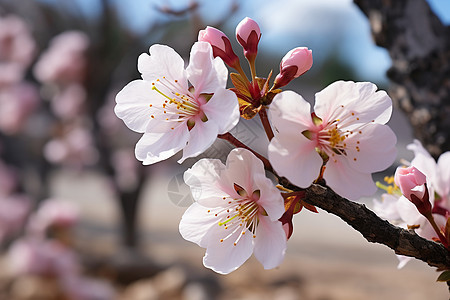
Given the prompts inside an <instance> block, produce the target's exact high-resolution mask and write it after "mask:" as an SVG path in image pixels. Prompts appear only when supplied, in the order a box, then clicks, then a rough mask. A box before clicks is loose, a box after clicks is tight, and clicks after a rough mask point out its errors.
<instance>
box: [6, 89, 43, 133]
mask: <svg viewBox="0 0 450 300" xmlns="http://www.w3.org/2000/svg"><path fill="white" fill-rule="evenodd" d="M39 102H40V98H39V94H38V91H37V88H36V87H35V86H34V85H33V84H31V83H27V82H21V83H18V84H14V85H11V86H8V87H5V88H3V89H0V131H2V132H3V133H5V134H16V133H17V132H19V131H20V130H21V129H22V128H23V126H24V125H25V123H26V121H27V120H28V117H29V116H30V114H31V113H33V112H34V110H35V109H36V107H37V106H38V104H39Z"/></svg>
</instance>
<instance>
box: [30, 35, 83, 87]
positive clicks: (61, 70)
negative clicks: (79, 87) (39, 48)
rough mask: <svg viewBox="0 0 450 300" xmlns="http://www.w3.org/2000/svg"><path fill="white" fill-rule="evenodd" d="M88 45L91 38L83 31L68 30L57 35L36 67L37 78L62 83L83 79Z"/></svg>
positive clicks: (47, 81)
mask: <svg viewBox="0 0 450 300" xmlns="http://www.w3.org/2000/svg"><path fill="white" fill-rule="evenodd" d="M88 47H89V38H88V36H87V35H86V34H85V33H83V32H81V31H66V32H63V33H61V34H59V35H57V36H55V37H54V38H53V39H52V40H51V41H50V46H49V48H48V49H47V50H46V51H45V52H44V53H43V54H42V55H41V57H40V58H39V60H38V62H37V63H36V65H35V67H34V74H35V76H36V78H37V79H38V80H40V81H42V82H46V83H60V84H67V83H72V82H81V81H83V79H84V76H85V72H86V65H87V62H86V51H87V49H88Z"/></svg>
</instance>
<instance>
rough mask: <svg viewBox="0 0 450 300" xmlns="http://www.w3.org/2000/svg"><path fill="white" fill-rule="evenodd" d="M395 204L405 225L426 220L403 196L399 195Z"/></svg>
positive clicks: (417, 223) (416, 223)
mask: <svg viewBox="0 0 450 300" xmlns="http://www.w3.org/2000/svg"><path fill="white" fill-rule="evenodd" d="M396 205H397V210H398V213H399V214H400V217H401V219H402V220H403V221H404V222H405V223H406V224H407V225H419V224H422V223H425V222H427V220H426V218H425V217H424V216H422V215H421V214H420V213H419V211H418V210H417V208H416V206H415V205H414V204H413V203H412V202H411V201H409V200H408V199H406V197H405V196H401V197H400V198H399V199H398V201H397V204H396Z"/></svg>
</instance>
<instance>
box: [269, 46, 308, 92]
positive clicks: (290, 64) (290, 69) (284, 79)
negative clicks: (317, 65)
mask: <svg viewBox="0 0 450 300" xmlns="http://www.w3.org/2000/svg"><path fill="white" fill-rule="evenodd" d="M312 64H313V57H312V51H311V50H309V49H308V48H306V47H297V48H294V49H292V50H291V51H289V52H288V53H286V55H285V56H284V57H283V59H282V60H281V63H280V74H278V75H277V77H276V78H275V86H276V88H278V87H282V86H285V85H286V84H288V83H289V82H291V80H292V79H294V78H297V77H299V76H300V75H302V74H304V73H306V71H308V70H309V69H311V66H312Z"/></svg>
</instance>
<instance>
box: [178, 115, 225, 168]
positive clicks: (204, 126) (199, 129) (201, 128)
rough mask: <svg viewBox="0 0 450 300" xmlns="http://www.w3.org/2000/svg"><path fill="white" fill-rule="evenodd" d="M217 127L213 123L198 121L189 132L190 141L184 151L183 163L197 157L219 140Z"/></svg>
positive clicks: (181, 160)
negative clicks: (187, 159)
mask: <svg viewBox="0 0 450 300" xmlns="http://www.w3.org/2000/svg"><path fill="white" fill-rule="evenodd" d="M217 132H218V129H217V125H216V124H215V123H213V122H209V121H206V122H203V121H201V120H199V119H198V120H196V122H195V126H194V127H193V128H192V129H191V131H189V141H188V144H187V145H186V147H185V148H184V149H183V157H182V158H181V159H180V160H178V163H180V164H181V163H182V162H183V161H184V160H185V159H186V158H189V157H195V156H197V155H199V154H201V153H203V152H204V151H205V150H206V149H208V148H209V147H210V146H211V145H212V144H213V143H214V141H215V140H216V138H217Z"/></svg>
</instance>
